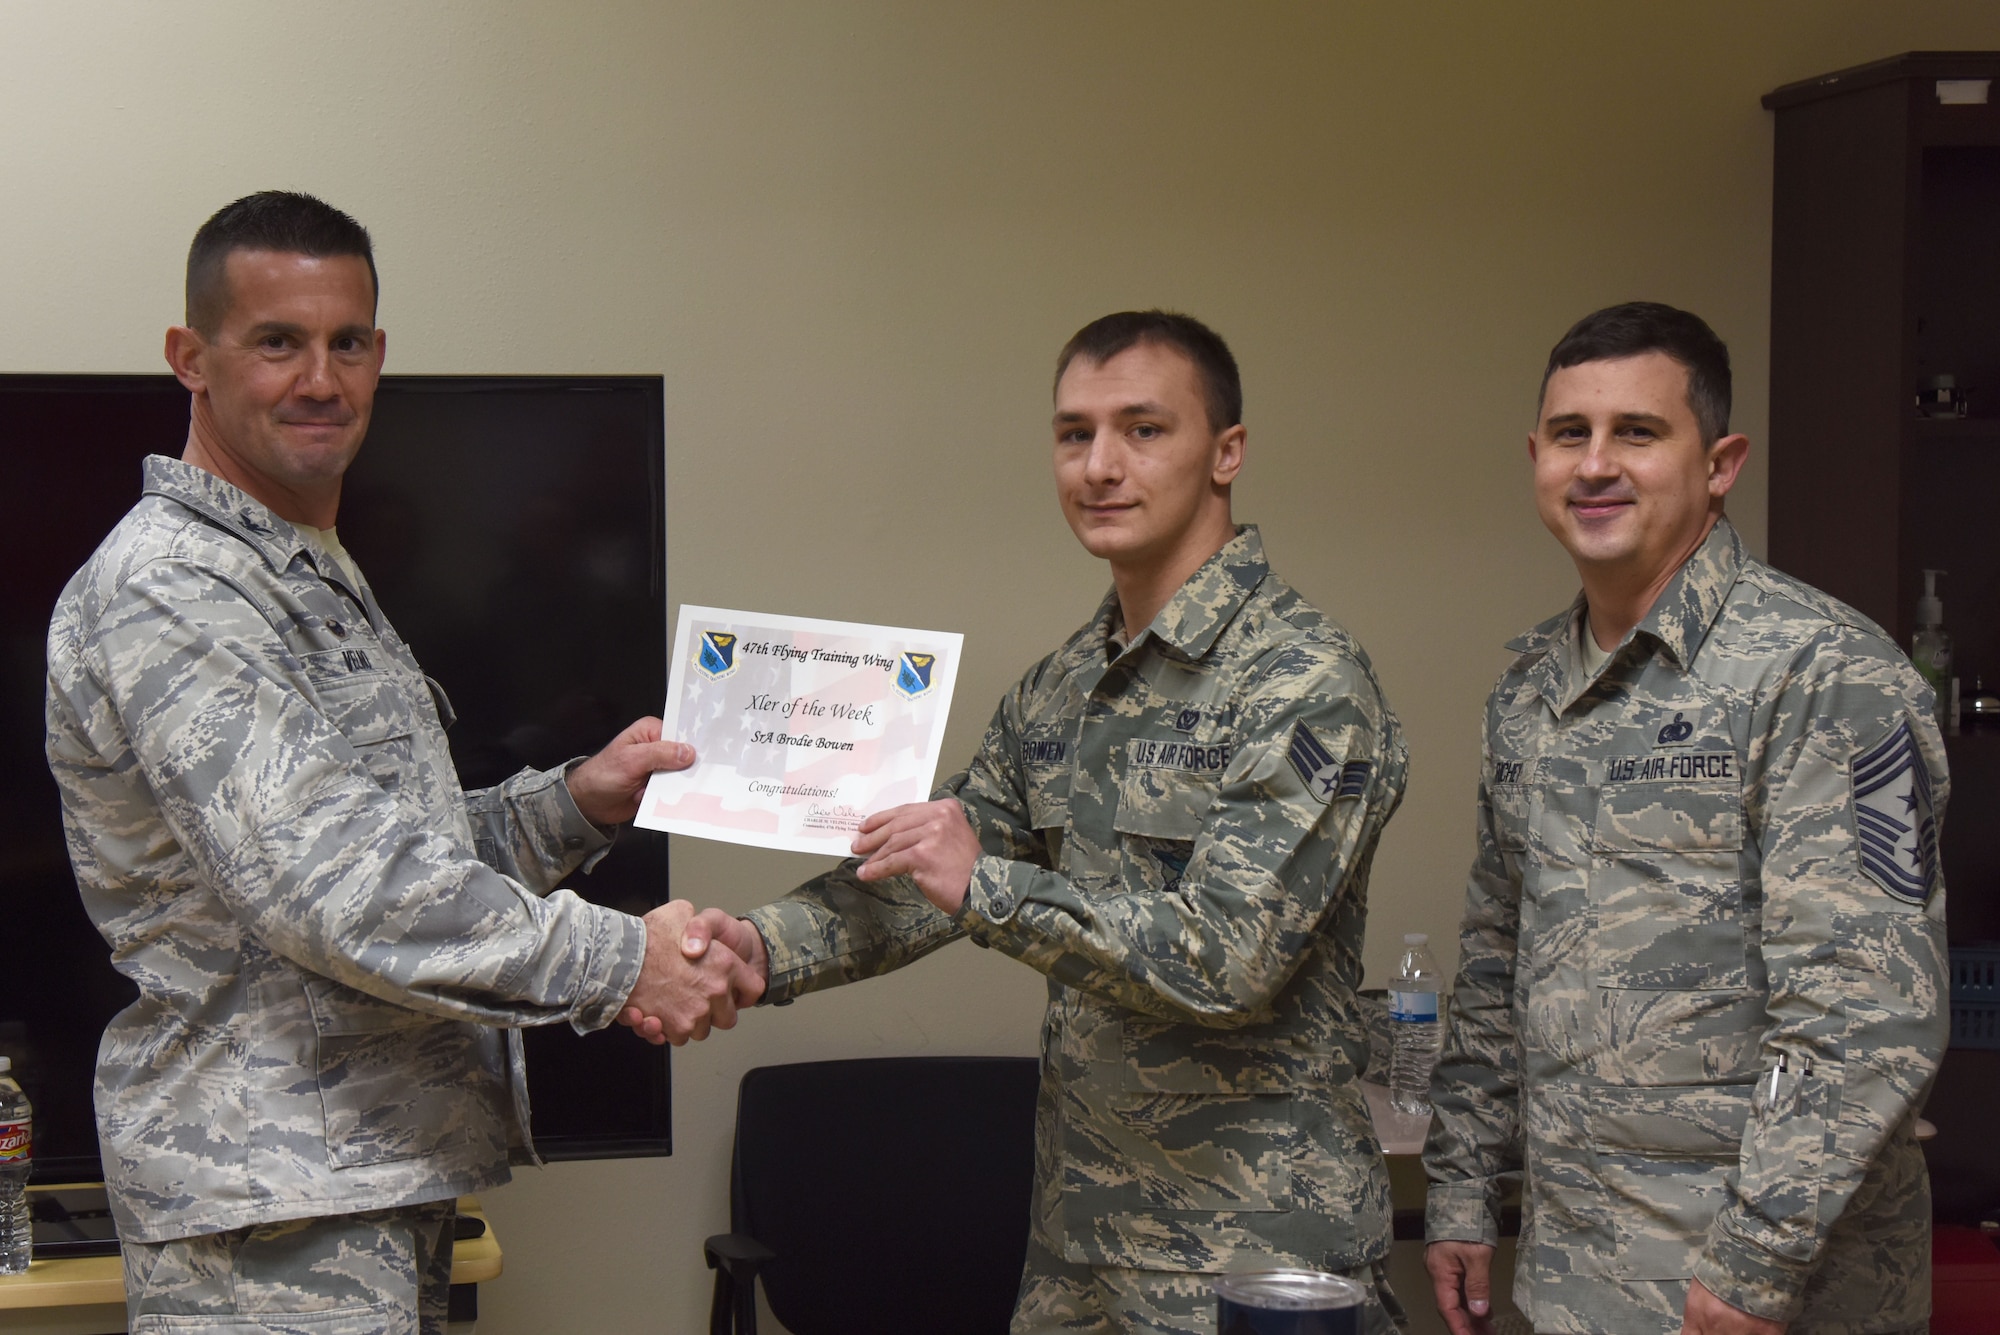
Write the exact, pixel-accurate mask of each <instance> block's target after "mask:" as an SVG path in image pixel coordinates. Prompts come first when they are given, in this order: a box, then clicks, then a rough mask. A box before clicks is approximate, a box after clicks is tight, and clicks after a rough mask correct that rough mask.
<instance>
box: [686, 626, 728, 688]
mask: <svg viewBox="0 0 2000 1335" xmlns="http://www.w3.org/2000/svg"><path fill="white" fill-rule="evenodd" d="M694 665H695V666H696V667H697V668H700V669H701V670H702V671H703V672H705V673H707V674H708V675H709V676H711V677H726V676H728V675H729V674H730V673H732V672H734V671H736V636H735V635H733V634H731V633H730V632H728V631H726V630H705V631H703V632H702V633H701V648H700V649H698V650H696V651H695V656H694Z"/></svg>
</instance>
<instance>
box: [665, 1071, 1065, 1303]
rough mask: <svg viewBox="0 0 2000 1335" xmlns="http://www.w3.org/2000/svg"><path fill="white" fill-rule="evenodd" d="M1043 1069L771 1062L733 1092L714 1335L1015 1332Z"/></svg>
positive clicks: (714, 1262)
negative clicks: (760, 1328)
mask: <svg viewBox="0 0 2000 1335" xmlns="http://www.w3.org/2000/svg"><path fill="white" fill-rule="evenodd" d="M1036 1078H1037V1073H1036V1062H1035V1061H1034V1059H1033V1058H1030V1057H880V1058H869V1059H865V1060H860V1061H829V1062H800V1063H797V1064H795V1065H791V1066H760V1067H757V1068H756V1069H754V1070H751V1071H748V1072H745V1073H744V1076H743V1083H742V1085H741V1086H740V1087H739V1089H738V1091H737V1096H736V1149H735V1153H734V1155H733V1156H732V1162H731V1166H730V1193H729V1194H730V1200H729V1227H730V1231H729V1232H728V1233H718V1234H716V1235H715V1236H714V1237H711V1238H710V1239H709V1240H708V1242H707V1243H706V1244H705V1245H704V1246H703V1248H702V1251H703V1253H704V1255H705V1256H706V1257H707V1260H708V1265H709V1268H710V1269H711V1270H713V1271H715V1305H714V1308H713V1309H712V1311H711V1315H710V1319H709V1331H710V1335H756V1331H757V1305H756V1283H757V1280H758V1278H759V1277H761V1278H762V1279H763V1281H764V1296H765V1297H766V1298H767V1299H768V1300H769V1301H770V1304H771V1313H772V1315H773V1316H775V1317H777V1319H778V1320H779V1321H781V1322H783V1323H784V1326H785V1328H786V1329H787V1330H789V1331H791V1332H792V1333H793V1335H850V1333H851V1335H898V1333H899V1332H904V1333H907V1335H987V1333H988V1332H991V1333H992V1335H1004V1332H1005V1331H1006V1329H1007V1318H1008V1316H1009V1315H1010V1314H1011V1313H1012V1312H1013V1309H1014V1297H1015V1293H1016V1290H1017V1289H1018V1288H1019V1286H1020V1282H1021V1265H1022V1262H1023V1261H1024V1260H1025V1259H1026V1256H1027V1249H1028V1210H1029V1201H1030V1196H1031V1194H1032V1183H1033V1178H1034V1138H1035V1085H1036Z"/></svg>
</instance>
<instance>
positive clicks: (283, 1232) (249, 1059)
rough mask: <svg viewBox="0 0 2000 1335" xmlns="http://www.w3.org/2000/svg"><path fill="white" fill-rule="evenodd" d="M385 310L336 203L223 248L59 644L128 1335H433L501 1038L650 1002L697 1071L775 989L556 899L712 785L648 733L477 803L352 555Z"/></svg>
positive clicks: (55, 666)
mask: <svg viewBox="0 0 2000 1335" xmlns="http://www.w3.org/2000/svg"><path fill="white" fill-rule="evenodd" d="M375 291H376V289H375V274H374V263H373V260H372V257H371V256H370V253H369V242H368V235H367V233H366V232H365V231H363V230H362V229H361V227H360V226H359V225H358V224H357V223H355V222H354V220H353V219H351V218H349V217H347V215H345V214H343V213H340V212H339V211H337V210H335V209H331V208H329V207H328V206H326V205H325V204H322V203H321V202H320V201H318V200H315V199H312V198H310V197H307V196H300V195H289V194H281V193H275V192H273V193H268V194H264V195H255V196H251V197H250V198H248V199H244V200H239V201H238V202H237V203H235V204H232V205H230V206H228V207H227V208H225V209H223V210H222V211H221V212H219V213H218V214H217V215H216V216H215V217H214V218H212V219H210V220H209V222H208V223H207V224H205V225H204V226H203V228H202V229H201V231H200V232H199V233H198V234H197V235H196V238H195V243H194V246H193V248H192V249H191V251H190V253H189V257H188V324H187V326H186V327H177V328H175V329H173V330H171V331H170V332H169V334H168V336H167V355H168V361H169V363H170V364H171V365H172V366H173V368H174V370H175V372H176V374H177V375H178V376H179V377H180V379H181V381H182V383H183V384H185V385H187V386H188V388H189V389H190V390H191V391H192V394H193V410H192V418H191V425H190V428H189V433H188V441H187V447H186V452H185V454H184V455H183V456H182V458H181V459H169V458H164V457H160V456H157V455H156V456H153V457H152V458H149V459H148V460H147V461H146V465H145V495H144V496H143V498H142V499H141V500H140V502H139V503H138V504H137V505H136V506H134V507H133V509H132V511H131V512H130V513H129V514H128V515H127V516H126V517H125V518H124V519H123V520H122V521H121V522H120V523H119V525H118V526H117V528H115V529H114V530H113V531H112V533H111V534H110V536H109V537H107V538H106V539H105V541H104V543H103V544H102V545H101V546H100V547H99V548H98V550H97V551H96V553H95V554H94V555H93V556H92V557H91V559H90V561H89V562H88V563H87V564H86V565H85V566H84V567H83V569H82V570H80V571H79V572H78V573H77V574H76V576H75V577H74V578H73V579H72V580H71V581H70V584H69V586H68V587H67V588H66V589H65V590H64V591H63V595H62V598H61V601H60V602H59V603H58V605H57V607H56V611H55V616H54V620H53V622H52V624H51V625H50V628H49V676H48V755H49V762H50V765H51V767H52V768H53V770H54V772H55V776H56V780H57V782H58V784H59V785H60V787H61V790H62V798H63V819H64V824H65V827H66V830H67V833H68V840H69V847H70V855H71V858H72V860H73V861H74V863H75V868H76V875H77V883H78V886H79V887H80V889H81V891H82V895H83V899H84V903H85V906H86V908H87V909H88V911H89V913H90V915H91V918H92V920H93V921H94V922H95V923H96V924H97V927H98V929H99V930H100V931H101V932H102V933H103V934H104V937H105V939H106V940H107V941H108V942H109V943H110V945H111V948H112V956H113V960H114V962H115V963H116V965H117V967H118V968H119V970H120V971H121V972H122V973H124V974H125V975H126V976H127V977H128V978H130V979H132V981H133V982H134V983H136V984H137V985H138V989H139V997H138V1000H137V1001H135V1002H134V1003H133V1004H132V1005H131V1006H129V1007H127V1008H126V1009H125V1010H124V1011H123V1012H121V1013H120V1014H119V1015H118V1016H117V1017H116V1018H114V1019H113V1020H112V1022H111V1024H110V1026H109V1027H108V1029H107V1031H106V1033H105V1037H104V1043H103V1046H102V1049H101V1053H100V1059H99V1066H98V1077H97V1091H96V1102H97V1115H98V1127H99V1135H100V1139H101V1142H102V1148H103V1151H104V1168H105V1174H106V1178H107V1181H108V1185H109V1188H110V1192H111V1204H112V1209H113V1212H114V1214H115V1216H116V1218H117V1223H118V1231H119V1236H120V1239H121V1241H122V1242H123V1244H124V1252H125V1279H126V1295H127V1306H128V1312H129V1314H130V1318H131V1321H132V1329H133V1330H134V1331H157V1330H165V1329H172V1330H175V1331H188V1332H198V1331H217V1332H221V1331H228V1332H231V1333H232V1335H236V1333H240V1332H249V1331H279V1330H282V1331H307V1330H310V1331H312V1332H314V1335H381V1332H393V1333H395V1335H404V1333H405V1332H411V1333H413V1332H416V1331H418V1330H420V1329H421V1330H422V1331H424V1332H426V1333H429V1332H437V1331H441V1330H442V1329H443V1324H444V1316H445V1299H446V1294H447V1291H448V1285H449V1276H450V1270H451V1236H452V1233H451V1217H452V1213H453V1210H452V1200H453V1198H454V1197H456V1196H458V1195H459V1194H460V1193H462V1192H467V1191H476V1190H478V1189H480V1188H482V1187H489V1186H494V1185H497V1184H499V1183H501V1182H504V1181H506V1180H507V1164H508V1157H509V1148H510V1145H511V1146H512V1147H514V1148H515V1149H517V1150H520V1151H522V1152H524V1153H532V1150H531V1146H530V1142H529V1136H528V1116H527V1102H526V1086H525V1083H524V1079H523V1071H522V1067H521V1059H520V1039H519V1034H518V1033H517V1032H515V1027H517V1026H521V1025H528V1024H546V1023H552V1022H555V1021H559V1020H566V1021H568V1022H569V1023H570V1024H571V1025H573V1026H575V1027H576V1028H577V1029H578V1030H588V1029H595V1028H599V1027H601V1026H603V1025H605V1024H607V1023H608V1022H609V1021H610V1020H612V1019H613V1018H614V1017H616V1016H617V1015H618V1013H619V1011H620V1010H621V1008H623V1007H624V1006H625V1005H627V1004H628V1003H629V1004H632V1005H634V1006H638V1007H640V1008H642V1009H644V1010H646V1011H647V1012H649V1013H653V1014H658V1015H661V1016H663V1017H665V1019H666V1021H667V1022H666V1023H665V1024H664V1029H665V1031H666V1032H665V1035H664V1036H666V1037H672V1038H675V1039H677V1040H678V1039H680V1038H684V1037H688V1036H695V1037H698V1036H700V1034H701V1033H703V1032H705V1031H706V1028H707V1025H708V1022H709V1021H708V1019H707V1012H708V1010H709V1007H710V1006H711V1005H714V1006H715V1007H716V1008H717V1010H718V1015H717V1018H716V1019H715V1023H718V1024H727V1023H729V1022H730V1020H731V1018H732V1017H731V1015H730V1012H729V1006H730V1004H731V1003H730V995H731V990H732V988H735V989H738V990H739V993H740V994H742V995H754V993H755V991H756V989H757V987H758V980H757V979H756V978H754V977H753V976H751V975H749V974H747V973H745V972H744V971H743V966H742V964H741V962H740V961H735V962H734V967H735V971H736V972H735V975H734V977H733V978H732V977H731V976H730V975H729V973H728V972H727V970H728V968H729V965H730V963H731V961H732V958H733V957H731V956H729V955H728V953H727V952H726V951H722V950H717V951H715V952H714V957H713V958H712V959H706V960H704V961H703V965H704V966H706V968H707V972H706V973H703V972H702V971H701V970H700V969H698V968H697V967H696V966H692V965H689V964H688V963H686V962H685V961H683V960H682V959H681V958H680V943H679V928H680V926H681V924H682V923H684V922H685V920H686V918H687V916H688V914H689V912H690V911H691V906H688V905H686V904H677V905H673V906H668V907H667V908H665V909H662V910H658V911H656V913H655V914H653V915H649V916H648V917H647V918H645V919H640V918H635V917H632V916H630V915H627V914H624V913H619V912H615V911H613V910H610V909H606V908H601V907H599V906H597V905H594V904H591V903H588V902H586V901H585V900H582V899H580V898H578V897H577V896H575V895H574V894H571V893H570V892H568V891H566V890H554V892H553V893H550V892H551V891H552V890H553V888H554V887H555V886H556V884H557V883H558V882H559V881H560V880H561V879H562V878H563V877H564V876H566V875H568V874H569V873H570V872H571V871H573V870H575V869H576V868H577V867H579V866H588V865H590V863H591V862H593V861H594V860H595V859H596V858H598V857H599V856H601V855H602V854H603V852H604V851H605V849H606V847H607V845H608V844H609V842H610V838H609V834H608V832H607V830H606V829H605V828H604V827H608V826H612V825H615V824H617V823H619V822H622V821H624V820H627V819H629V818H630V816H631V815H632V813H633V812H634V811H635V810H636V809H637V802H638V796H639V793H640V792H641V791H642V789H643V787H644V784H645V781H646V777H647V775H648V773H649V772H650V771H652V770H654V769H659V768H679V767H680V766H682V765H684V764H686V763H687V761H688V760H689V759H690V758H691V756H689V755H688V754H687V753H686V752H685V751H684V749H683V748H679V747H677V746H676V745H675V744H673V743H662V742H660V741H659V740H658V737H659V723H658V720H656V719H655V720H642V721H641V722H640V723H638V724H635V725H634V726H633V727H632V728H630V729H628V730H627V731H626V732H625V733H624V734H622V735H621V736H620V737H619V738H618V739H617V740H616V741H614V742H613V744H612V745H611V746H610V747H608V748H606V750H605V751H604V752H602V753H600V754H599V755H597V756H595V757H593V758H591V759H589V760H587V761H582V762H571V763H570V764H568V765H565V766H563V767H561V768H559V769H556V770H551V771H548V772H543V773H538V772H532V771H524V772H523V773H521V774H518V775H516V776H514V777H513V778H512V779H509V780H508V781H507V782H505V783H504V784H502V785H500V786H499V787H497V788H493V789H489V790H486V791H484V792H478V793H473V794H470V795H467V794H464V793H461V792H460V790H459V787H458V783H457V779H456V776H455V774H454V773H453V770H452V766H451V758H450V753H449V751H448V750H447V747H446V743H445V737H444V726H445V724H446V723H448V722H449V720H450V718H451V710H450V706H449V705H448V704H447V703H446V702H445V698H444V695H443V693H442V692H441V691H440V690H439V689H438V688H437V687H436V685H435V684H434V683H432V682H431V681H430V680H429V679H428V678H427V677H425V676H424V675H423V673H422V672H421V671H420V670H419V669H418V667H417V664H416V662H415V661H414V659H412V657H411V655H410V650H409V647H408V646H407V645H406V644H405V643H404V642H403V641H402V640H401V639H400V638H399V637H398V636H397V634H396V632H395V631H394V630H393V629H392V628H391V627H390V625H389V622H388V620H387V619H386V618H385V617H384V616H383V615H382V610H381V608H380V607H378V606H377V605H376V602H375V599H374V596H373V595H372V594H371V593H370V591H369V589H368V585H367V582H366V581H365V580H363V579H362V578H361V575H360V572H359V571H358V570H357V569H356V568H355V566H354V565H353V563H352V561H351V560H350V559H349V558H348V557H347V556H346V554H345V552H344V551H343V549H342V548H341V547H340V545H339V542H338V539H337V538H336V537H335V536H334V534H333V531H332V525H333V522H334V516H335V510H336V508H337V505H338V502H339V494H340V480H341V477H342V475H343V473H344V472H345V470H346V468H347V466H348V464H349V463H351V462H352V460H353V458H354V454H355V451H356V450H357V449H358V448H359V447H360V444H361V439H362V436H363V435H364V434H365V432H366V430H367V426H368V416H369V409H370V407H371V405H372V402H373V396H374V390H375V383H376V378H377V375H378V373H379V371H380V369H381V365H382V353H383V335H382V333H381V331H379V330H377V329H376V328H375V327H374V317H375ZM669 974H671V977H672V978H673V979H674V980H675V982H674V984H673V986H672V987H669V986H668V985H667V984H666V982H665V981H664V980H665V979H667V977H668V976H669ZM697 1006H698V1007H699V1012H698V1013H697V1011H696V1007H697ZM503 1027H504V1028H503Z"/></svg>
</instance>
